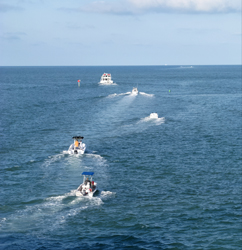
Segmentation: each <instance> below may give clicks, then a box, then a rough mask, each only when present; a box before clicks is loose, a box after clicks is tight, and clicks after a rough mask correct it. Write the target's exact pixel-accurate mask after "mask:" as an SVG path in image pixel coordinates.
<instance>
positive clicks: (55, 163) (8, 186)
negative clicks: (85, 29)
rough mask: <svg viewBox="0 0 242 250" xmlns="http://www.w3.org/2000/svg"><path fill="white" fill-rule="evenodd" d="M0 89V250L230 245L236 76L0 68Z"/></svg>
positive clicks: (236, 191)
mask: <svg viewBox="0 0 242 250" xmlns="http://www.w3.org/2000/svg"><path fill="white" fill-rule="evenodd" d="M104 72H108V73H111V74H112V78H113V80H114V82H115V83H116V85H111V86H107V85H103V86H100V85H99V84H98V82H99V80H100V77H101V75H102V74H103V73H104ZM78 79H81V86H80V87H78V84H77V80H78ZM133 87H138V90H139V94H138V95H131V91H132V89H133ZM0 91H1V92H0V95H1V97H0V114H1V116H0V117H1V118H0V142H1V143H0V164H1V166H0V249H10V250H12V249H14V250H15V249H239V248H240V247H241V245H242V241H241V238H242V237H241V236H242V235H241V234H242V233H241V232H242V218H241V202H242V199H241V197H242V196H241V195H242V193H241V184H242V181H241V163H242V156H241V152H242V145H241V144H242V138H241V130H242V124H241V123H242V119H241V118H242V115H241V66H193V67H180V66H172V67H168V66H167V67H159V66H153V67H0ZM151 113H157V114H158V118H150V117H149V116H150V114H151ZM76 135H81V136H84V140H83V142H84V143H86V146H87V152H86V154H84V155H81V156H76V155H68V154H66V152H65V151H66V150H68V148H69V145H70V144H72V143H73V141H72V136H76ZM83 171H94V172H95V181H96V182H97V183H98V186H99V192H98V193H97V195H96V196H95V197H94V198H87V197H76V196H75V190H76V188H77V187H78V186H79V185H80V183H81V182H82V177H81V173H82V172H83Z"/></svg>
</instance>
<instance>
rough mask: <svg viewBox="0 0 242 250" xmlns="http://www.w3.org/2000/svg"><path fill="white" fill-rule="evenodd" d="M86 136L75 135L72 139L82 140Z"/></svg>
mask: <svg viewBox="0 0 242 250" xmlns="http://www.w3.org/2000/svg"><path fill="white" fill-rule="evenodd" d="M83 138H84V137H83V136H73V137H72V139H76V140H82V139H83Z"/></svg>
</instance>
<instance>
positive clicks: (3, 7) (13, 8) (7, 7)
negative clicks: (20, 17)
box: [0, 3, 23, 12]
mask: <svg viewBox="0 0 242 250" xmlns="http://www.w3.org/2000/svg"><path fill="white" fill-rule="evenodd" d="M20 10H23V8H21V7H16V6H13V5H9V4H4V3H0V12H9V11H20Z"/></svg>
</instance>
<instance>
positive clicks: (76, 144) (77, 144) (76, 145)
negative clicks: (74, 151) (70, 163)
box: [75, 140, 79, 148]
mask: <svg viewBox="0 0 242 250" xmlns="http://www.w3.org/2000/svg"><path fill="white" fill-rule="evenodd" d="M78 147H79V142H78V140H76V141H75V148H78Z"/></svg>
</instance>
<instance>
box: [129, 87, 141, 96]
mask: <svg viewBox="0 0 242 250" xmlns="http://www.w3.org/2000/svg"><path fill="white" fill-rule="evenodd" d="M138 93H139V91H138V88H133V89H132V92H131V94H132V95H137V94H138Z"/></svg>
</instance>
